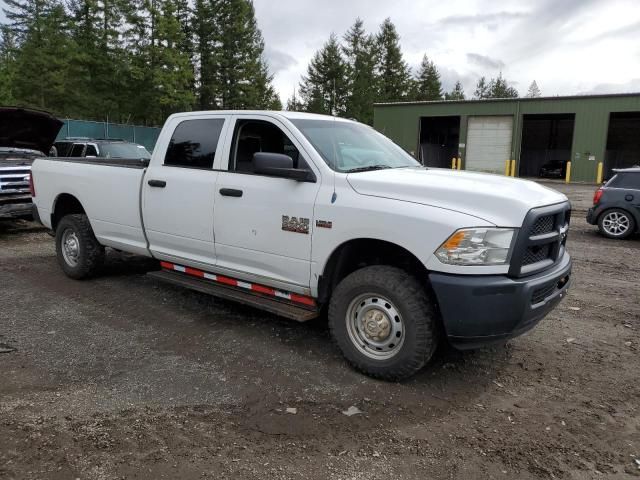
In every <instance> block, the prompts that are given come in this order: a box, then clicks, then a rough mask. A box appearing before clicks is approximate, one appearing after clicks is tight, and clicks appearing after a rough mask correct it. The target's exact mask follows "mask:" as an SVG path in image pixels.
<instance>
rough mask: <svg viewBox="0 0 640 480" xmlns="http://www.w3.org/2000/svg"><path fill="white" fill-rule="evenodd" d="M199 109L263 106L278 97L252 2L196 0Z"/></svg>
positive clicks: (272, 103) (266, 105) (274, 104)
mask: <svg viewBox="0 0 640 480" xmlns="http://www.w3.org/2000/svg"><path fill="white" fill-rule="evenodd" d="M196 18H197V21H196V25H195V31H196V35H197V37H198V55H199V69H198V72H199V82H200V85H199V87H200V88H199V90H200V91H199V103H200V106H201V108H225V109H233V108H265V107H269V106H272V107H273V106H277V105H276V103H279V99H278V98H277V96H276V95H275V92H274V90H273V87H272V86H271V76H270V75H269V73H268V70H267V67H266V64H265V62H264V59H263V58H262V55H263V51H264V41H263V39H262V33H261V32H260V30H259V29H258V25H257V22H256V18H255V10H254V8H253V3H252V2H251V1H250V0H196Z"/></svg>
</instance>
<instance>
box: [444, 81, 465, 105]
mask: <svg viewBox="0 0 640 480" xmlns="http://www.w3.org/2000/svg"><path fill="white" fill-rule="evenodd" d="M444 99H445V100H464V99H465V96H464V90H463V89H462V84H461V83H460V81H459V80H458V81H457V82H456V85H455V86H454V87H453V90H451V91H450V92H447V93H445V94H444Z"/></svg>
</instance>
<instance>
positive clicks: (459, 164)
mask: <svg viewBox="0 0 640 480" xmlns="http://www.w3.org/2000/svg"><path fill="white" fill-rule="evenodd" d="M461 169H462V159H461V158H460V157H458V170H461Z"/></svg>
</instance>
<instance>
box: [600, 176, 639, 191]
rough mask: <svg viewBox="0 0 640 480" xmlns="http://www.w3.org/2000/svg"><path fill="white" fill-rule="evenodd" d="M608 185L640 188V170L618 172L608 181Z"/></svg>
mask: <svg viewBox="0 0 640 480" xmlns="http://www.w3.org/2000/svg"><path fill="white" fill-rule="evenodd" d="M607 187H613V188H633V189H638V190H640V172H626V173H618V174H617V175H616V176H615V177H613V178H612V179H611V180H609V182H608V183H607Z"/></svg>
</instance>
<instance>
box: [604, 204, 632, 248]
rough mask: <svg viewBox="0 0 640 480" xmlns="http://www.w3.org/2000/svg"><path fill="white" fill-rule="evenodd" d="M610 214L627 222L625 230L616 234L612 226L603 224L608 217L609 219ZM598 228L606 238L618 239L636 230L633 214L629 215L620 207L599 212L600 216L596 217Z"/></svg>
mask: <svg viewBox="0 0 640 480" xmlns="http://www.w3.org/2000/svg"><path fill="white" fill-rule="evenodd" d="M611 215H617V218H619V219H624V220H622V221H623V222H627V223H626V224H627V225H628V227H627V230H625V231H624V232H623V233H620V234H617V235H616V234H615V233H614V230H615V228H612V227H611V226H607V225H606V224H605V222H606V221H607V220H608V219H611ZM598 230H599V231H600V233H601V234H602V235H604V236H605V237H607V238H614V239H618V240H620V239H623V238H627V237H628V236H629V235H632V234H633V233H634V232H635V231H636V221H635V219H634V218H633V215H631V214H630V213H629V212H627V211H626V210H623V209H621V208H610V209H609V210H605V211H604V212H602V213H601V214H600V218H598Z"/></svg>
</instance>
